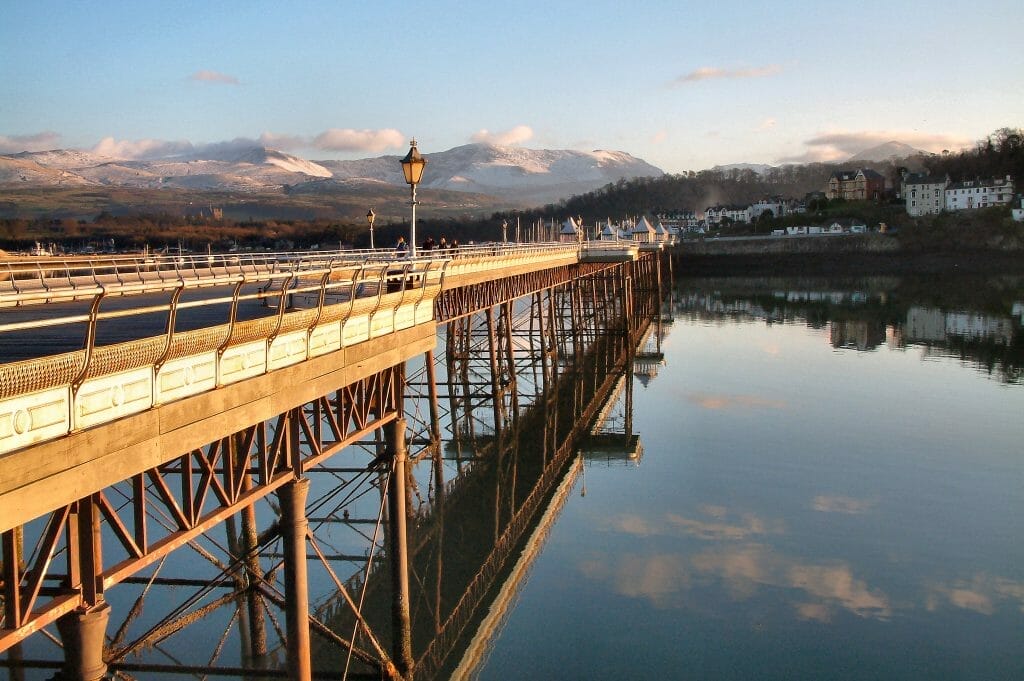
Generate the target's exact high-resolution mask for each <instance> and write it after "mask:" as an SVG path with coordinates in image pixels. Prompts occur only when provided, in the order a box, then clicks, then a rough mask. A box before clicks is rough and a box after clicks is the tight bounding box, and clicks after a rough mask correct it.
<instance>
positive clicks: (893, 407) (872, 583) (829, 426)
mask: <svg viewBox="0 0 1024 681" xmlns="http://www.w3.org/2000/svg"><path fill="white" fill-rule="evenodd" d="M1022 307H1024V286H1022V283H1021V281H1019V280H1013V279H1010V280H1002V281H994V280H993V281H979V280H970V281H968V280H962V281H961V280H954V281H947V282H944V284H943V285H940V284H939V283H938V282H935V281H924V280H919V281H918V280H878V281H873V282H871V281H861V282H845V283H843V282H826V281H786V280H776V281H771V282H768V281H753V280H751V281H744V282H739V281H736V280H733V281H729V280H719V281H702V282H696V281H695V282H690V283H689V284H687V283H685V282H684V283H682V284H677V288H676V290H675V294H674V306H673V316H674V321H673V323H672V324H671V325H669V326H667V327H666V328H665V334H664V337H663V341H662V348H661V349H662V351H663V352H664V355H665V363H664V365H662V366H659V367H657V375H656V376H646V375H645V376H642V377H636V378H634V381H635V383H634V407H635V413H634V430H635V431H636V432H637V433H639V434H640V436H641V440H642V443H643V447H644V451H643V455H642V457H641V459H640V460H639V462H638V463H629V462H624V461H620V462H615V461H591V462H590V463H588V464H587V465H586V467H585V469H584V473H583V475H582V477H581V478H578V479H577V481H576V487H575V489H574V490H573V494H572V496H571V497H570V500H569V501H568V503H567V504H566V505H565V507H564V509H563V510H562V512H561V515H560V517H559V518H558V520H557V522H556V524H555V526H554V527H553V529H552V530H551V532H550V534H549V536H548V539H547V541H546V544H545V545H544V548H543V551H542V552H541V554H540V555H539V557H538V558H537V560H536V561H535V562H534V564H533V566H532V568H531V571H530V574H529V577H528V579H527V580H526V581H525V583H524V586H523V587H522V589H521V591H520V592H519V594H518V596H517V602H516V604H515V605H514V607H513V608H511V609H510V612H509V614H508V615H507V616H506V620H505V622H504V624H503V626H502V628H501V630H500V633H499V635H498V636H497V637H496V639H495V640H493V641H492V642H491V644H490V649H489V651H488V654H487V658H486V661H485V662H484V664H483V665H481V666H480V667H479V668H477V669H476V670H473V671H472V672H471V674H472V675H473V676H475V677H477V678H480V679H509V678H574V679H630V678H640V677H646V678H715V679H795V678H805V679H806V678H814V679H819V678H837V679H881V678H914V679H1024V520H1022V519H1024V385H1022V382H1024V380H1022V371H1021V367H1022V365H1024V362H1022V358H1024V329H1022V327H1021V312H1022ZM641 378H642V379H643V380H641Z"/></svg>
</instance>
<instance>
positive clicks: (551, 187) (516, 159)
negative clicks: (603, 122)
mask: <svg viewBox="0 0 1024 681" xmlns="http://www.w3.org/2000/svg"><path fill="white" fill-rule="evenodd" d="M426 156H427V168H426V171H425V172H424V174H423V185H422V186H424V187H434V188H437V189H451V190H454V191H463V192H475V193H479V194H490V195H492V196H501V197H505V198H510V199H516V200H521V201H525V202H530V203H545V202H550V201H557V200H559V199H562V198H567V197H569V196H573V195H574V194H581V193H584V192H588V191H592V190H594V189H598V188H600V187H603V186H604V185H606V184H608V183H610V182H615V181H617V180H618V179H620V178H627V179H628V178H633V177H646V176H654V177H657V176H660V175H662V174H663V173H662V171H661V170H660V169H658V168H655V167H654V166H652V165H650V164H649V163H646V162H645V161H642V160H640V159H638V158H635V157H633V156H630V155H629V154H627V153H625V152H622V151H600V150H599V151H592V152H582V151H571V150H565V149H560V150H553V149H524V148H522V147H502V146H496V145H491V144H466V145H463V146H460V147H455V148H454V149H449V150H448V151H442V152H437V153H431V154H427V155H426ZM398 161H399V157H398V156H383V157H380V158H372V159H360V160H358V161H318V162H317V163H318V164H319V165H322V166H324V167H325V168H328V169H330V170H331V172H332V173H334V177H335V179H337V180H343V179H353V178H363V179H375V180H380V181H383V182H388V183H391V184H403V179H402V169H401V165H400V164H399V163H398Z"/></svg>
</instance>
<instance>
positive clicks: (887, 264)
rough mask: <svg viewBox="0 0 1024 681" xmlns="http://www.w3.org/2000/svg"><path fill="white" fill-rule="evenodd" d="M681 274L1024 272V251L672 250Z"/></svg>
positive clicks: (854, 249) (674, 262)
mask: <svg viewBox="0 0 1024 681" xmlns="http://www.w3.org/2000/svg"><path fill="white" fill-rule="evenodd" d="M671 258H672V266H673V271H674V272H675V274H676V275H677V276H691V275H693V276H704V275H709V274H711V275H735V274H744V275H761V274H796V275H826V276H827V275H871V274H891V275H902V274H1024V252H1022V251H1016V250H1013V251H1010V250H994V249H959V250H954V249H936V250H930V251H917V250H913V251H911V250H904V249H899V248H894V249H885V250H864V249H861V248H851V249H842V248H829V249H823V250H815V251H809V250H802V251H799V252H795V251H789V252H785V251H772V252H768V251H762V252H751V250H750V249H748V248H743V249H737V252H733V253H728V252H723V251H722V250H717V252H714V253H694V252H680V251H679V250H675V251H673V252H672V253H671Z"/></svg>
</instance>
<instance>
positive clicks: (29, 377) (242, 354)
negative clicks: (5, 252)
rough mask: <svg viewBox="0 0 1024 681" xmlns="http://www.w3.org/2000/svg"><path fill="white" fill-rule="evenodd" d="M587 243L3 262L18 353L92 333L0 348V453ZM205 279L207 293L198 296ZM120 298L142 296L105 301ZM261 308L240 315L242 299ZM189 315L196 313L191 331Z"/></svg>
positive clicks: (237, 376) (364, 334) (189, 390)
mask: <svg viewBox="0 0 1024 681" xmlns="http://www.w3.org/2000/svg"><path fill="white" fill-rule="evenodd" d="M578 253H579V250H578V247H577V246H575V245H572V244H536V245H522V244H514V245H503V244H493V245H479V246H465V247H460V248H459V249H458V250H448V251H432V252H425V253H423V254H422V255H421V256H420V257H417V258H412V259H410V258H401V259H396V258H395V254H394V253H393V252H391V251H370V252H353V251H337V252H317V253H284V254H282V253H278V254H265V255H264V254H261V255H259V256H255V255H252V256H250V255H245V256H235V255H234V254H226V255H218V256H191V257H187V258H181V257H178V256H173V257H166V256H164V257H159V258H146V257H124V258H122V257H111V258H104V259H76V258H71V259H33V260H28V261H25V260H22V261H18V260H12V261H7V262H4V263H2V267H0V278H2V279H3V280H2V281H0V308H7V309H8V310H10V309H11V308H23V310H22V311H21V312H19V313H18V314H16V315H15V314H13V311H12V312H11V313H0V340H3V338H2V337H3V336H7V338H8V339H11V338H18V339H24V340H23V342H22V343H21V344H22V345H24V346H26V347H23V348H20V350H21V351H23V352H27V351H31V350H32V349H33V348H32V344H33V336H34V335H35V334H38V333H39V332H40V331H42V330H44V329H45V330H48V332H51V333H54V334H55V335H64V336H68V337H71V338H74V337H76V335H77V336H78V337H82V335H84V341H83V342H82V343H81V347H80V348H77V349H74V350H70V351H67V352H60V353H57V354H46V350H45V347H41V350H40V352H41V353H42V354H41V355H40V356H31V357H29V358H25V359H21V360H19V361H13V362H12V361H9V360H8V359H7V358H0V454H3V453H5V452H9V451H12V450H15V449H20V448H22V447H26V446H30V445H32V444H35V443H38V442H43V441H46V440H50V439H53V438H56V437H60V436H62V435H66V434H68V433H70V432H72V431H75V430H79V429H83V428H89V427H92V426H95V425H98V424H101V423H106V422H109V421H112V420H114V419H117V418H121V417H124V416H128V415H130V414H135V413H138V412H141V411H144V410H146V409H149V408H150V407H153V406H157V405H159V404H163V403H166V402H170V401H174V400H178V399H182V398H185V397H188V396H191V395H195V394H198V393H201V392H204V391H208V390H213V389H215V388H217V387H219V386H224V385H227V384H230V383H234V382H238V381H241V380H244V379H247V378H252V377H255V376H258V375H261V374H264V373H267V372H270V371H274V370H275V369H280V368H283V367H286V366H290V365H292V364H296V363H298V362H301V361H304V360H307V359H311V358H314V357H318V356H320V355H324V354H327V353H329V352H333V351H336V350H340V349H342V348H344V347H348V346H352V345H356V344H359V343H363V342H366V341H369V340H372V339H374V338H378V337H381V336H384V335H387V334H391V333H393V332H395V331H399V330H402V329H406V328H409V327H412V326H415V325H418V324H423V323H428V322H432V321H433V319H434V310H433V307H434V299H435V298H436V296H437V295H438V293H439V292H440V291H441V290H442V289H443V288H444V287H445V286H446V282H447V280H449V279H451V280H452V281H460V280H461V281H462V282H464V283H465V282H467V281H468V280H470V279H477V278H480V277H485V278H490V279H498V278H500V277H502V276H504V274H503V273H505V272H512V271H516V270H517V269H522V268H530V267H533V268H541V267H547V266H552V264H555V265H558V264H564V262H565V261H567V260H573V261H575V260H577V259H578ZM43 260H45V262H44V261H43ZM199 289H205V291H204V292H203V293H204V296H202V297H198V298H197V299H195V300H193V299H191V296H194V295H195V293H196V292H197V291H198V290H199ZM144 294H145V295H144ZM121 296H139V298H138V299H137V301H138V302H135V301H133V302H132V303H131V304H129V305H120V306H110V308H109V309H107V308H104V303H106V302H107V301H108V300H110V299H112V298H116V297H121ZM47 303H49V304H47ZM56 303H65V305H55V304H56ZM260 307H262V308H263V311H262V312H260V313H259V314H258V315H255V316H257V318H255V319H247V320H242V321H240V320H239V319H240V314H239V311H240V309H242V308H246V309H248V310H249V311H250V312H251V310H252V308H260ZM33 310H37V311H38V313H33V312H32V311H33ZM154 315H156V316H158V317H159V318H160V319H162V320H163V322H162V323H161V328H163V333H156V334H154V333H152V332H151V333H149V334H146V333H145V332H142V335H141V337H138V338H130V339H128V340H123V341H122V342H115V343H110V344H106V345H101V344H98V342H97V338H99V337H100V335H101V334H100V332H101V329H102V328H107V327H108V326H115V325H116V326H117V327H118V328H122V329H124V328H126V329H132V328H133V327H138V328H145V325H144V324H143V322H142V320H143V319H144V318H148V319H149V320H150V322H149V323H150V325H152V322H151V319H152V317H153V316H154ZM190 315H191V316H192V317H193V318H194V319H200V320H201V321H200V322H199V323H197V322H195V321H193V328H191V329H189V330H182V328H181V324H180V321H179V320H180V319H181V318H185V317H188V316H190ZM204 315H205V316H204ZM82 329H84V334H83V332H82ZM19 334H20V336H19Z"/></svg>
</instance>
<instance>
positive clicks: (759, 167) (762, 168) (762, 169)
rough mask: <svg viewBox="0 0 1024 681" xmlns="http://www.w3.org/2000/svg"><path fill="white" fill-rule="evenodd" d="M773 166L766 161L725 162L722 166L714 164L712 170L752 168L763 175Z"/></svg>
mask: <svg viewBox="0 0 1024 681" xmlns="http://www.w3.org/2000/svg"><path fill="white" fill-rule="evenodd" d="M773 167H774V166H770V165H768V164H767V163H727V164H726V165H722V166H715V167H713V168H712V170H718V171H721V172H728V171H730V170H752V171H754V172H755V173H757V174H758V175H764V174H766V173H767V172H768V171H769V170H771V169H772V168H773Z"/></svg>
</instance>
